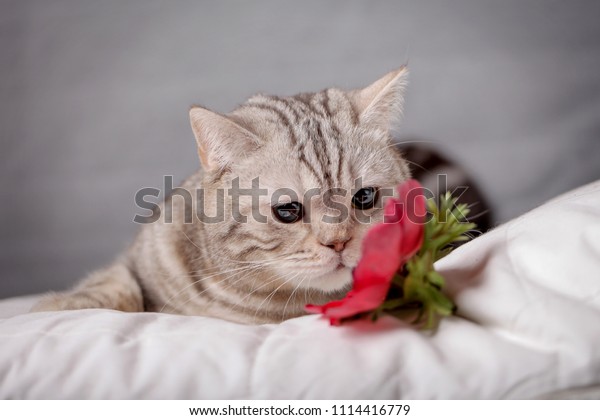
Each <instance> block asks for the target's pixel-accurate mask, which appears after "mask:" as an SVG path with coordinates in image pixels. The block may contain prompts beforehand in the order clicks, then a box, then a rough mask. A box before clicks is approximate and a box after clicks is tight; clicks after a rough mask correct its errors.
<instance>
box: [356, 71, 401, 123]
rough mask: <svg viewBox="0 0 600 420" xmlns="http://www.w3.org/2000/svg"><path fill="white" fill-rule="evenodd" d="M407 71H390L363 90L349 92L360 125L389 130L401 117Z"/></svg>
mask: <svg viewBox="0 0 600 420" xmlns="http://www.w3.org/2000/svg"><path fill="white" fill-rule="evenodd" d="M407 80H408V69H407V68H406V66H402V67H400V68H399V69H397V70H394V71H391V72H389V73H388V74H386V75H385V76H383V77H382V78H380V79H379V80H377V81H376V82H375V83H373V84H371V85H369V86H367V87H366V88H364V89H359V90H354V91H352V92H350V100H351V101H352V105H353V106H354V109H355V110H356V111H357V113H358V115H359V121H360V123H361V124H367V125H373V126H376V127H380V128H383V129H389V128H391V127H392V126H393V125H394V123H396V122H397V120H399V119H400V117H401V116H402V105H403V104H404V89H405V88H406V84H407Z"/></svg>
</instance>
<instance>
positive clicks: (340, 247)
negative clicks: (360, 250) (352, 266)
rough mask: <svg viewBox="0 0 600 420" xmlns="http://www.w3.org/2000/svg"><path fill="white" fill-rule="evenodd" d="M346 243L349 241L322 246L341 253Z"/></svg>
mask: <svg viewBox="0 0 600 420" xmlns="http://www.w3.org/2000/svg"><path fill="white" fill-rule="evenodd" d="M348 241H350V239H347V240H345V241H333V242H330V243H328V244H323V245H325V246H326V247H328V248H331V249H333V250H335V251H336V252H342V251H343V250H344V248H345V247H346V244H347V243H348Z"/></svg>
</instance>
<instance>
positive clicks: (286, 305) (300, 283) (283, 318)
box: [281, 277, 306, 321]
mask: <svg viewBox="0 0 600 420" xmlns="http://www.w3.org/2000/svg"><path fill="white" fill-rule="evenodd" d="M305 280H306V277H305V278H303V279H302V280H301V281H300V282H299V283H298V285H297V286H296V287H295V288H294V290H292V293H291V294H290V297H289V298H288V300H287V301H286V302H285V306H284V307H283V313H282V314H281V320H282V321H284V320H285V312H286V311H287V307H288V305H289V303H290V301H291V300H292V298H293V297H294V294H295V293H296V291H297V290H298V289H299V288H300V286H302V283H304V281H305Z"/></svg>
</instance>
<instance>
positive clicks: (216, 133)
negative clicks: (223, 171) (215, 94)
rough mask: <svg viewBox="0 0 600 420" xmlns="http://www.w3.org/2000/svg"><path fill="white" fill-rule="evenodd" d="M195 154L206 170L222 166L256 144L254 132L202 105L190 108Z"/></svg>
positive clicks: (241, 156)
mask: <svg viewBox="0 0 600 420" xmlns="http://www.w3.org/2000/svg"><path fill="white" fill-rule="evenodd" d="M190 123H191V124H192V130H193V131H194V136H195V137H196V143H197V144H198V156H200V161H201V162H202V167H203V168H204V169H206V170H213V169H220V168H224V167H226V166H227V165H229V164H230V163H232V162H235V161H236V160H238V159H241V158H243V157H245V156H246V155H247V154H248V153H250V152H251V151H252V150H254V149H256V148H257V147H258V140H257V138H256V136H255V135H254V134H252V133H251V132H250V131H248V130H247V129H245V128H244V127H242V126H241V125H240V124H238V123H236V122H235V121H233V120H232V119H231V118H229V117H226V116H224V115H221V114H218V113H216V112H213V111H210V110H208V109H206V108H202V107H199V106H194V107H192V108H191V109H190Z"/></svg>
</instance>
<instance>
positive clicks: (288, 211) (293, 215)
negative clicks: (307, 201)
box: [273, 201, 304, 223]
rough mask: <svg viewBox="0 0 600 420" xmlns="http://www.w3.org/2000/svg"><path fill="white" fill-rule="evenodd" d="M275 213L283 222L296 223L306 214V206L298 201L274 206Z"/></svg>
mask: <svg viewBox="0 0 600 420" xmlns="http://www.w3.org/2000/svg"><path fill="white" fill-rule="evenodd" d="M273 215H274V216H275V218H276V219H277V220H279V221H280V222H281V223H295V222H297V221H298V220H300V219H302V217H303V216H304V208H303V207H302V204H300V203H298V202H297V201H292V202H291V203H285V204H277V205H275V206H273Z"/></svg>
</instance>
